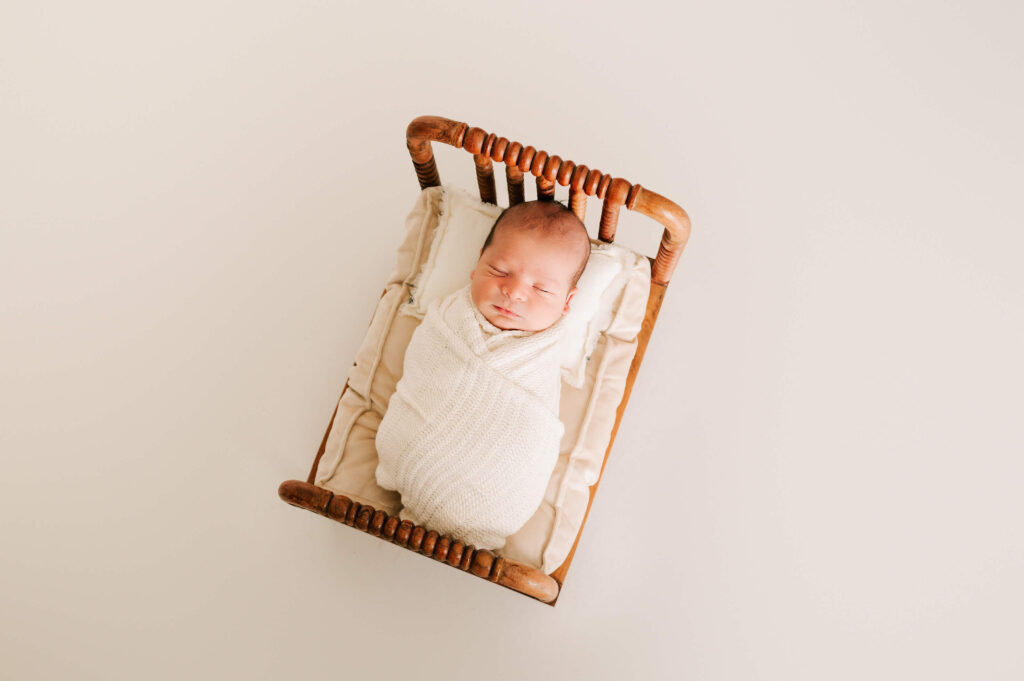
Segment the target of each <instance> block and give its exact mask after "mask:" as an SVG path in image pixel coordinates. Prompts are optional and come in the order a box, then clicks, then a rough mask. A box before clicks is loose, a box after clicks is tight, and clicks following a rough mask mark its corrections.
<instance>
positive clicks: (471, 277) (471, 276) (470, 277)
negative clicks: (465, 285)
mask: <svg viewBox="0 0 1024 681" xmlns="http://www.w3.org/2000/svg"><path fill="white" fill-rule="evenodd" d="M463 271H465V270H463ZM474 274H476V270H473V271H472V272H470V273H469V280H470V281H473V275H474Z"/></svg>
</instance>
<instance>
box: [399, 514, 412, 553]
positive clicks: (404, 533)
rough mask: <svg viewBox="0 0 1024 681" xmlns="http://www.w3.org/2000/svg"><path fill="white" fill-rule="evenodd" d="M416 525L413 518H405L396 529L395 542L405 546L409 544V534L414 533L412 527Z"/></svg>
mask: <svg viewBox="0 0 1024 681" xmlns="http://www.w3.org/2000/svg"><path fill="white" fill-rule="evenodd" d="M413 527H415V526H414V525H413V524H412V521H411V520H403V521H402V522H400V523H399V524H398V529H397V530H395V543H396V544H398V545H399V546H401V547H402V548H405V547H406V546H408V545H409V535H411V534H412V528H413Z"/></svg>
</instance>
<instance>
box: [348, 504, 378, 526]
mask: <svg viewBox="0 0 1024 681" xmlns="http://www.w3.org/2000/svg"><path fill="white" fill-rule="evenodd" d="M373 511H374V509H373V506H360V507H359V513H357V514H356V520H355V522H354V523H353V524H352V527H354V528H356V529H357V530H363V531H364V532H366V531H368V530H369V529H370V518H372V517H373Z"/></svg>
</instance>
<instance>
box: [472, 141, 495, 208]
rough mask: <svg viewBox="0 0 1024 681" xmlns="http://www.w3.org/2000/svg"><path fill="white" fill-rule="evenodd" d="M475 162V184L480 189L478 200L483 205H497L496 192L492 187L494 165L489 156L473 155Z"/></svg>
mask: <svg viewBox="0 0 1024 681" xmlns="http://www.w3.org/2000/svg"><path fill="white" fill-rule="evenodd" d="M473 160H474V161H476V184H477V187H479V189H480V200H481V201H483V202H484V203H495V204H496V203H498V190H497V188H496V187H495V186H494V165H493V164H492V163H491V159H490V157H489V156H486V155H485V154H482V153H481V154H474V155H473Z"/></svg>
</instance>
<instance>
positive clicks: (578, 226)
mask: <svg viewBox="0 0 1024 681" xmlns="http://www.w3.org/2000/svg"><path fill="white" fill-rule="evenodd" d="M520 215H522V216H523V217H533V218H535V221H534V223H533V224H531V225H529V227H527V228H528V229H541V230H543V231H544V232H545V233H546V234H557V235H560V236H563V237H565V238H567V239H569V240H574V241H578V242H579V243H580V245H581V248H580V250H581V252H583V254H584V255H583V258H582V259H581V260H580V265H579V267H577V268H576V272H574V273H573V276H572V280H571V281H570V282H569V288H572V287H573V286H575V285H576V282H578V281H579V280H580V276H582V275H583V270H584V269H586V267H587V260H588V259H589V258H590V236H589V235H588V234H587V227H586V225H584V224H583V221H582V220H580V219H579V218H578V217H577V216H576V213H573V212H572V211H571V210H569V209H568V208H566V207H565V205H563V204H561V203H559V202H557V201H524V202H523V203H517V204H516V205H514V206H509V207H508V208H506V209H505V210H503V211H501V213H500V214H499V215H498V219H497V220H495V221H494V225H493V226H492V227H491V231H490V232H488V234H487V239H486V240H484V245H483V247H482V248H481V249H480V253H481V254H483V252H484V251H486V250H487V247H488V246H490V245H491V241H492V240H493V239H494V234H495V232H496V231H497V229H498V227H499V226H500V225H501V224H502V222H504V221H505V219H506V217H509V218H510V219H511V218H515V217H518V216H520ZM583 244H585V245H586V246H585V250H584V248H583V247H582V245H583Z"/></svg>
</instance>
